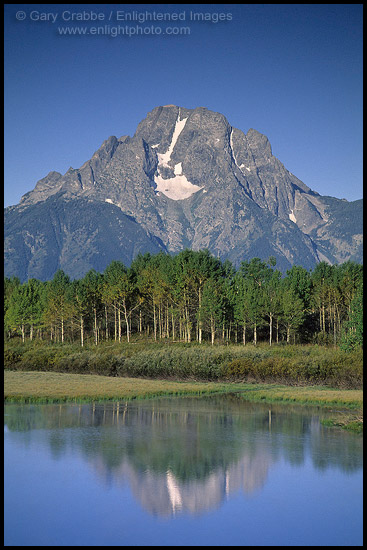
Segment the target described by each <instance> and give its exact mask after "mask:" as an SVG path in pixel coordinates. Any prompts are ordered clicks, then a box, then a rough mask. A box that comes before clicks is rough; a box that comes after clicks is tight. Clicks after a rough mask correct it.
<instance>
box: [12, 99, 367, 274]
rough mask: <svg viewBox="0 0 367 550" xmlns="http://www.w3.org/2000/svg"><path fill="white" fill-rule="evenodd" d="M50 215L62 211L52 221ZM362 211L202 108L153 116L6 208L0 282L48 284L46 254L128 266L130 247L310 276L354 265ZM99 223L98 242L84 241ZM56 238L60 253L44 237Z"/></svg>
mask: <svg viewBox="0 0 367 550" xmlns="http://www.w3.org/2000/svg"><path fill="white" fill-rule="evenodd" d="M51 199H52V200H51ZM80 201H82V202H80ZM91 201H92V202H91ZM42 204H44V205H45V208H46V209H48V212H49V213H48V216H46V217H45V220H43V221H42V227H43V228H44V229H43V230H42V231H43V233H42V234H43V235H44V236H43V238H42V239H41V238H40V237H39V236H38V237H37V235H38V234H37V227H36V226H37V224H36V220H37V218H39V216H40V213H39V209H40V207H41V205H42ZM61 204H62V205H63V206H60V205H61ZM73 204H74V205H76V204H77V205H78V206H77V208H78V209H79V210H78V212H79V214H81V215H77V214H76V215H75V219H74V224H77V225H78V228H77V229H75V231H76V232H77V233H78V235H79V237H78V238H76V237H75V236H74V237H73V238H71V237H70V234H69V233H68V229H67V227H69V225H70V224H71V220H72V216H73V214H72V212H73V210H72V208H73V207H72V205H73ZM91 205H93V206H91ZM102 205H103V206H102ZM52 209H55V210H56V211H59V212H60V214H59V218H58V220H59V221H58V222H56V219H55V218H54V217H53V216H52V215H51V210H52ZM100 212H103V216H104V222H103V223H104V229H103V228H102V226H101V220H98V219H97V216H102V214H100ZM361 212H362V201H354V202H352V203H348V202H347V201H344V200H340V199H336V198H332V197H322V196H321V195H319V194H318V193H316V192H314V191H312V190H311V189H310V188H309V187H307V186H306V185H305V184H304V183H303V182H301V181H300V180H299V179H298V178H296V177H295V176H294V175H293V174H291V173H290V172H289V171H288V170H286V168H285V167H284V165H283V164H282V163H281V162H280V161H279V160H278V159H277V158H276V157H274V156H273V154H272V150H271V146H270V143H269V140H268V139H267V137H266V136H264V135H263V134H260V133H259V132H257V131H256V130H254V129H250V130H248V132H247V133H246V134H245V133H243V132H242V131H241V130H238V129H236V128H233V127H232V126H231V125H230V124H229V123H228V121H227V120H226V118H225V117H224V116H223V115H222V114H220V113H215V112H213V111H209V110H208V109H205V108H204V107H198V108H196V109H185V108H181V107H177V106H174V105H169V106H164V107H156V108H155V109H153V111H151V112H150V113H148V115H147V117H146V118H145V119H144V120H142V122H140V124H139V125H138V127H137V130H136V132H135V134H134V136H133V137H129V136H123V137H121V138H119V139H118V138H116V137H114V136H111V137H110V138H109V139H107V140H106V141H105V142H104V143H103V144H102V146H101V147H100V149H99V150H98V151H96V153H95V154H94V155H93V156H92V158H91V159H90V160H89V161H87V162H85V163H84V164H83V166H81V168H79V169H73V168H70V169H69V170H68V171H67V172H66V173H65V174H64V175H61V174H59V173H57V172H51V173H50V174H49V175H48V176H46V177H45V178H43V179H42V180H40V181H39V182H38V183H37V185H36V186H35V189H34V190H33V191H30V192H29V193H27V194H26V195H24V196H23V197H22V199H21V201H20V203H19V205H17V206H12V207H9V208H8V209H6V210H5V219H6V222H5V236H6V245H5V251H6V261H5V273H6V274H14V275H16V274H18V276H21V278H23V277H29V276H30V273H33V272H34V268H33V265H34V262H36V263H38V267H37V269H36V272H37V273H38V277H39V278H47V277H49V276H50V275H49V273H51V272H52V269H54V268H52V269H51V268H49V269H46V267H44V268H42V267H41V265H43V264H42V261H41V260H40V258H41V257H44V258H45V262H46V263H47V261H46V258H47V257H52V258H54V260H53V261H52V262H51V263H50V264H49V265H51V264H52V265H58V266H61V265H65V267H66V269H65V270H66V271H67V272H68V273H73V274H75V273H80V274H82V273H84V272H85V270H86V269H87V266H92V267H95V268H96V269H103V268H101V267H100V266H101V265H102V264H103V265H104V261H105V260H106V261H107V257H108V258H110V257H111V259H112V256H114V258H113V259H122V260H123V261H124V262H125V263H127V264H129V263H130V262H131V260H132V259H133V257H134V254H136V250H137V249H139V250H142V251H144V250H147V251H148V250H149V251H153V250H158V249H162V250H166V251H168V252H173V253H175V252H178V251H179V250H181V249H182V248H185V247H189V248H192V249H194V250H198V249H201V248H208V249H209V250H210V251H211V252H212V253H213V254H215V255H218V256H220V257H221V258H222V259H225V258H228V259H230V260H231V261H232V262H233V263H234V264H235V265H236V266H238V265H239V263H240V262H241V261H242V260H246V259H249V258H251V257H253V256H259V257H261V258H262V259H267V258H268V257H269V255H274V256H275V257H276V259H277V267H278V268H280V269H281V270H283V271H284V270H286V269H288V268H289V267H291V265H293V264H298V265H303V266H305V267H307V268H312V267H313V266H314V265H315V264H316V263H317V262H319V261H320V260H326V261H328V262H330V263H339V262H341V261H345V260H347V259H349V258H351V259H354V260H355V261H362V214H361ZM117 213H118V214H117ZM63 216H65V217H66V219H64V218H63ZM103 216H102V217H103ZM116 216H117V218H119V222H118V223H117V221H116V220H117V218H116ZM127 216H128V218H127ZM46 219H47V220H48V221H46ZM108 219H110V221H109V222H108V221H107V220H108ZM9 220H10V221H9ZM92 220H93V221H92ZM112 220H115V222H113V221H112ZM121 220H124V222H122V221H121ZM127 220H128V221H129V223H128V221H127ZM14 224H15V227H17V231H16V232H15V234H12V230H11V229H10V227H12V226H13V225H14ZM68 224H69V225H68ZM91 224H92V225H91ZM93 224H94V225H93ZM119 224H120V225H119ZM121 224H122V225H121ZM131 224H135V225H134V226H131ZM125 225H126V227H125ZM97 226H98V235H99V236H98V238H97V237H96V236H94V237H92V235H94V233H93V231H96V230H97ZM122 226H123V227H122ZM107 227H108V229H107ZM132 227H134V228H135V229H134V230H133V229H132ZM57 228H59V229H57ZM138 228H139V231H138ZM58 231H59V233H58ZM124 231H125V232H127V234H129V235H132V236H131V239H132V240H131V241H130V242H128V241H126V242H125V241H124V239H123V238H120V237H121V233H123V232H124ZM134 232H135V233H136V241H137V242H138V243H139V244H138V245H137V247H135V246H134V244H133V241H135V238H134ZM58 234H59V235H60V238H59V240H60V239H61V236H62V243H63V244H62V247H61V248H60V246H61V245H59V244H57V245H56V244H55V243H57V242H58V241H57V239H56V237H53V236H52V235H58ZM46 235H47V236H46ZM109 235H111V238H110V237H109ZM138 235H139V237H138ZM82 236H83V237H82ZM32 239H33V241H32ZM37 239H38V240H37ZM104 239H105V240H104ZM111 239H112V241H113V243H114V245H113V246H112V245H111V242H112V241H111ZM31 241H32V242H33V243H34V242H37V246H35V245H34V244H32V245H30V244H29V243H30V242H31ZM92 241H93V243H94V244H93V246H94V248H93V246H92V245H91V242H92ZM51 242H52V243H54V244H53V245H52V246H53V247H54V248H52V250H51V248H50V247H51V245H50V243H51ZM75 242H77V243H78V246H77V247H76V246H74V244H72V243H75ZM32 247H33V248H32ZM78 247H79V249H80V248H83V258H84V259H82V258H81V257H80V251H79V252H78V253H77V248H78ZM106 250H108V251H109V252H108V254H107V253H106ZM99 256H100V258H99ZM65 257H67V258H68V261H67V262H66V263H65V262H64V260H63V258H65ZM101 258H104V259H105V260H103V261H102V260H101ZM100 260H101V261H100ZM21 266H22V267H21ZM27 266H28V267H27ZM97 266H98V267H97ZM20 273H22V275H20ZM34 276H35V275H34ZM74 276H77V275H74ZM78 276H79V275H78Z"/></svg>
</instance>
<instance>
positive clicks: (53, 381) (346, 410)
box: [4, 371, 363, 433]
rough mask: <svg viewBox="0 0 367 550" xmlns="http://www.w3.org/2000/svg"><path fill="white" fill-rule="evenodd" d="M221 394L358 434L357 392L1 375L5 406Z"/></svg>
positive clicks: (16, 373)
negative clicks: (299, 408)
mask: <svg viewBox="0 0 367 550" xmlns="http://www.w3.org/2000/svg"><path fill="white" fill-rule="evenodd" d="M224 392H236V393H237V392H238V393H239V394H240V395H241V398H243V399H246V400H251V401H261V402H267V403H293V404H300V405H302V404H307V405H317V406H320V407H326V408H328V409H330V410H332V411H333V413H334V414H333V415H332V418H331V419H329V420H328V422H327V423H328V424H329V425H335V426H340V427H342V428H345V429H348V430H353V431H355V432H358V433H360V432H361V431H362V429H363V391H362V390H345V389H338V388H329V387H326V386H285V385H279V384H257V383H253V384H250V383H238V382H196V381H174V380H152V379H143V378H125V377H115V378H113V377H109V376H99V375H90V374H83V375H80V374H68V373H57V372H34V371H28V372H20V371H5V372H4V399H5V402H8V403H9V402H18V403H19V402H34V403H47V402H53V403H55V402H60V403H61V402H92V401H106V400H109V401H111V400H112V401H119V400H130V399H146V398H152V397H157V396H163V395H166V396H174V395H181V396H183V395H208V394H215V393H224Z"/></svg>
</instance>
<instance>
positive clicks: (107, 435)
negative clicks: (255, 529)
mask: <svg viewBox="0 0 367 550" xmlns="http://www.w3.org/2000/svg"><path fill="white" fill-rule="evenodd" d="M5 413H6V414H5V424H6V429H7V432H8V434H7V435H8V437H16V435H17V434H16V432H19V431H21V432H28V433H27V438H25V439H23V440H22V441H23V444H25V445H27V444H30V443H31V442H33V441H34V440H37V443H38V442H39V444H40V445H43V446H46V447H47V448H48V449H49V451H50V453H51V455H52V457H53V458H54V459H55V460H62V458H63V456H66V454H67V453H70V452H71V451H72V452H73V453H74V454H75V453H77V454H78V455H79V456H81V457H83V460H84V461H85V462H86V463H87V464H88V466H89V467H90V468H91V469H92V470H93V471H94V472H95V473H96V475H97V476H98V477H99V479H100V480H102V482H103V483H105V484H107V485H110V486H124V485H125V483H126V481H127V482H128V483H129V486H130V488H131V490H132V492H133V494H134V495H135V497H136V498H137V499H138V501H139V502H140V503H141V505H142V506H143V507H144V508H145V509H146V510H147V511H149V512H150V513H151V514H154V515H158V516H170V515H174V514H177V513H182V512H186V513H189V514H194V515H197V514H200V513H204V512H207V511H209V510H211V509H214V508H217V507H219V506H220V505H221V503H222V502H223V501H224V500H225V499H228V498H230V496H232V495H234V494H236V493H237V492H239V491H243V492H244V493H245V494H246V495H247V496H248V497H251V496H252V495H254V494H256V493H257V492H259V491H260V490H261V489H262V488H263V487H264V485H265V484H266V480H267V476H268V472H269V470H270V468H271V467H272V466H273V465H274V464H275V463H276V462H278V461H280V460H283V461H286V462H288V463H290V464H292V465H294V466H297V465H301V464H303V463H304V461H305V460H306V459H307V458H308V457H309V458H310V459H311V461H312V464H313V467H314V468H316V469H319V470H322V469H327V468H339V469H341V470H343V471H350V472H352V471H355V470H359V469H361V468H362V444H363V440H362V438H361V437H357V436H355V435H354V434H349V433H347V432H342V431H340V430H333V429H329V428H325V427H323V426H322V425H320V421H319V420H320V414H325V413H321V412H320V411H319V410H318V409H311V408H305V407H299V406H298V407H297V406H291V405H287V406H280V405H278V406H275V405H271V406H270V405H265V404H254V403H249V402H245V401H243V400H241V399H240V398H239V397H238V396H236V395H227V396H212V397H199V398H196V397H190V398H174V399H169V398H162V399H155V400H147V401H132V402H118V403H117V402H116V403H104V404H103V403H102V404H101V403H99V404H98V403H93V404H82V405H69V404H62V405H14V404H13V405H6V406H5ZM24 435H25V434H24Z"/></svg>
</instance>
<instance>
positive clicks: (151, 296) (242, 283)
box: [4, 250, 363, 348]
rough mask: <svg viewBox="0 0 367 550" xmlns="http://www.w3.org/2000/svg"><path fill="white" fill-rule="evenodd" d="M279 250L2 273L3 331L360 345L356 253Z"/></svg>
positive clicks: (98, 338)
mask: <svg viewBox="0 0 367 550" xmlns="http://www.w3.org/2000/svg"><path fill="white" fill-rule="evenodd" d="M275 265H276V262H275V258H273V257H270V258H269V260H268V261H267V262H265V261H262V260H260V259H259V258H253V259H251V260H249V261H243V262H242V263H241V265H240V267H239V268H238V269H237V270H236V269H235V268H234V266H233V265H232V264H231V263H230V262H229V261H228V260H226V261H224V262H222V261H221V260H220V259H218V258H215V257H214V256H213V255H211V253H210V252H209V251H208V250H200V251H192V250H183V251H182V252H180V253H179V254H177V255H175V256H171V255H168V254H164V253H163V252H160V253H158V254H155V255H151V254H149V253H146V254H144V255H143V254H139V255H138V256H137V257H136V258H135V259H134V261H133V262H132V264H131V266H130V267H126V266H125V265H124V264H123V263H122V262H120V261H117V260H115V261H112V262H111V263H110V264H109V265H108V266H107V267H106V269H105V270H104V272H103V273H98V272H97V271H95V270H94V269H92V270H90V271H88V273H87V274H86V275H85V276H84V277H82V278H80V279H75V280H71V279H70V277H69V276H68V275H66V274H65V273H64V271H62V270H58V271H57V272H56V273H55V275H54V277H53V279H52V280H50V281H46V282H42V281H39V280H37V279H29V280H28V281H27V282H25V283H23V284H21V283H20V281H19V279H18V278H16V277H11V278H5V279H4V309H5V316H4V320H5V337H6V338H12V337H14V336H17V337H21V338H22V340H23V341H25V339H26V338H27V339H30V340H33V339H35V338H39V339H43V340H45V339H48V340H50V341H52V342H66V341H68V342H75V341H79V342H80V344H81V346H83V345H84V344H85V343H86V342H90V341H93V342H94V343H95V344H96V345H97V344H98V343H100V342H102V341H109V340H114V341H119V342H120V341H121V339H122V338H124V339H126V340H127V341H128V342H130V338H131V335H132V334H138V335H141V336H143V335H145V336H148V337H150V338H152V339H154V340H158V339H170V340H172V341H184V342H192V341H197V342H199V343H201V342H203V341H209V342H211V343H212V344H214V343H215V342H217V341H218V342H234V343H240V342H241V343H243V344H246V343H248V342H252V343H254V344H255V345H256V344H257V343H258V342H259V341H267V342H268V343H269V345H272V344H273V343H275V342H276V343H278V342H287V343H310V342H314V343H319V344H334V345H341V346H344V347H347V348H348V347H349V348H350V347H358V346H361V345H362V331H363V329H362V317H363V313H362V294H363V282H362V281H363V268H362V266H361V265H360V264H357V263H355V262H353V261H348V262H345V263H343V264H341V265H329V264H327V263H326V262H320V263H319V264H317V265H316V266H315V268H314V269H313V270H310V271H308V270H306V269H305V268H303V267H301V266H293V267H292V268H291V269H289V270H288V271H287V272H286V274H285V275H284V276H282V274H281V272H280V271H278V270H277V269H276V268H275Z"/></svg>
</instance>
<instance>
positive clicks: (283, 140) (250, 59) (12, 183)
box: [4, 4, 362, 206]
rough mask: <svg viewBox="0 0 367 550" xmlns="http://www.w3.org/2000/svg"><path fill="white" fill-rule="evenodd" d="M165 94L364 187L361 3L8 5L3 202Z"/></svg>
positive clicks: (326, 186) (342, 182)
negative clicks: (81, 30) (78, 30)
mask: <svg viewBox="0 0 367 550" xmlns="http://www.w3.org/2000/svg"><path fill="white" fill-rule="evenodd" d="M190 12H192V13H193V14H195V16H196V18H198V17H200V14H203V15H202V17H206V18H207V19H210V20H207V21H193V20H192V14H191V13H190ZM138 13H141V14H143V15H145V14H148V15H146V18H150V19H152V18H153V17H155V20H148V21H146V22H145V23H139V22H138V21H136V20H132V21H126V19H127V18H128V17H131V18H133V19H134V18H135V19H136V18H137V17H138V15H137V14H138ZM167 13H169V14H170V18H171V21H166V22H164V21H160V20H159V19H158V18H159V17H163V16H162V14H163V15H164V14H167ZM72 14H74V15H72ZM75 14H78V15H75ZM159 14H161V15H159ZM173 14H176V15H173ZM205 14H209V15H205ZM220 14H223V15H220ZM143 15H139V17H140V18H141V17H142V16H143ZM96 16H98V17H101V18H103V19H100V20H97V21H93V22H90V21H88V20H87V19H88V17H96ZM55 17H56V20H55V21H54V22H53V21H52V18H55ZM71 17H78V18H82V20H81V21H80V20H74V21H70V19H71ZM165 17H167V16H165ZM173 17H177V18H180V19H177V20H176V21H174V20H173ZM220 17H222V18H223V19H224V20H218V21H217V22H216V20H217V19H220ZM43 18H48V19H47V20H44V19H43ZM124 18H125V20H124ZM137 25H140V27H141V28H144V32H145V33H146V34H144V35H135V36H130V37H129V36H127V35H126V34H122V32H125V33H126V29H125V30H124V31H121V30H120V31H117V30H116V29H117V27H118V26H120V27H122V28H126V26H128V27H130V28H133V29H135V30H136V27H137ZM98 26H99V27H103V31H102V30H99V31H97V30H95V31H91V32H94V33H95V34H91V32H90V29H91V27H94V28H95V27H98ZM61 27H63V28H69V29H70V28H72V27H85V28H87V29H88V32H89V34H87V35H79V36H76V35H73V36H71V35H68V36H66V35H61V34H59V33H60V32H62V31H59V29H60V28H61ZM167 27H171V28H172V27H175V28H176V29H177V30H174V31H173V32H182V33H183V32H184V33H185V34H181V35H178V34H176V35H172V34H171V35H168V34H167V33H166V32H169V30H168V31H167ZM183 28H185V29H186V30H185V31H184V30H182V29H183ZM66 32H70V31H66ZM97 32H98V33H102V32H104V35H102V34H96V33H97ZM117 32H120V34H117V35H116V36H113V34H116V33H117ZM130 32H134V30H132V31H130ZM137 32H139V31H137ZM148 32H149V33H150V34H147V33H148ZM159 32H160V34H158V33H159ZM153 33H154V34H153ZM166 104H175V105H179V106H182V107H187V108H195V107H198V106H204V107H207V108H208V109H211V110H213V111H218V112H220V113H222V114H223V115H225V116H226V118H227V120H228V121H229V123H230V124H231V125H232V126H234V127H236V128H239V129H241V130H243V131H244V132H247V131H248V129H249V128H255V129H256V130H258V131H259V132H262V133H264V134H265V135H267V137H268V138H269V140H270V143H271V145H272V150H273V154H274V155H275V156H276V157H278V158H279V160H281V162H283V164H284V165H285V167H286V168H287V169H288V170H290V171H291V172H292V173H293V174H295V175H296V176H297V177H298V178H299V179H301V180H302V181H303V182H304V183H305V184H306V185H308V186H309V187H311V188H312V189H313V190H315V191H317V192H318V193H320V194H322V195H331V196H334V197H339V198H346V199H348V200H356V199H360V198H362V5H361V4H344V5H343V4H335V5H332V4H313V5H305V4H303V5H299V4H293V5H288V4H280V5H277V4H263V5H261V4H260V5H258V4H256V5H255V4H240V5H238V4H211V5H208V4H169V5H166V4H80V5H78V4H15V5H13V4H7V5H5V180H4V181H5V183H4V203H5V206H8V205H12V204H16V203H18V202H19V200H20V198H21V196H22V195H23V194H24V193H26V192H27V191H30V190H31V189H33V188H34V186H35V184H36V182H37V181H38V180H39V179H41V178H42V177H44V176H45V175H46V174H47V173H48V172H50V171H51V170H56V171H58V172H61V173H62V174H64V173H65V172H66V171H67V170H68V168H69V167H70V166H72V167H73V168H78V167H79V166H81V165H82V164H83V163H84V162H85V161H86V160H88V159H89V158H90V157H91V156H92V154H93V153H94V151H96V150H97V149H98V148H99V147H100V145H101V144H102V142H103V141H104V140H105V139H107V138H108V137H109V136H110V135H115V136H117V137H120V136H122V135H125V134H129V135H133V134H134V132H135V130H136V127H137V125H138V123H139V122H140V121H141V120H142V119H143V118H145V116H146V114H147V113H148V112H149V111H150V110H152V109H153V108H154V107H156V106H158V105H166Z"/></svg>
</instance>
